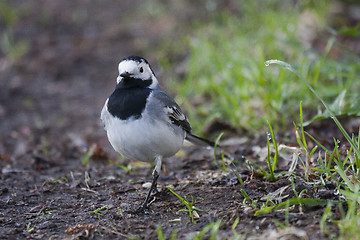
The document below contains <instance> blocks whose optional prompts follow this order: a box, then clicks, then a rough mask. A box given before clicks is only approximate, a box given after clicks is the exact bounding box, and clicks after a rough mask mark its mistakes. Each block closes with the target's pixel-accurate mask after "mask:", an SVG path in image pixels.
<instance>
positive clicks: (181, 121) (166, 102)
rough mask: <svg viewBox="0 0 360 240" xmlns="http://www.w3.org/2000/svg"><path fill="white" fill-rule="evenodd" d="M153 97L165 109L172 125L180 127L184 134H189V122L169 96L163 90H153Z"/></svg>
mask: <svg viewBox="0 0 360 240" xmlns="http://www.w3.org/2000/svg"><path fill="white" fill-rule="evenodd" d="M153 97H154V98H155V99H157V100H158V101H159V102H160V103H161V104H162V105H163V106H162V107H164V108H165V112H166V113H167V115H168V118H169V120H170V122H171V123H172V124H174V125H177V126H180V127H181V128H182V129H184V130H185V131H186V132H189V133H190V132H191V126H190V122H189V120H188V119H187V117H186V115H185V114H184V113H183V112H182V110H181V108H180V107H179V105H177V104H176V102H175V100H174V99H173V98H172V97H171V96H169V95H168V94H167V93H166V92H165V91H163V90H154V91H153Z"/></svg>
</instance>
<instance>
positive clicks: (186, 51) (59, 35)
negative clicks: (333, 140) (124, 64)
mask: <svg viewBox="0 0 360 240" xmlns="http://www.w3.org/2000/svg"><path fill="white" fill-rule="evenodd" d="M359 9H360V4H359V3H358V2H357V1H329V0H316V1H315V0H313V1H310V0H308V1H275V0H256V1H235V0H227V1H205V0H202V1H196V2H194V1H189V0H181V1H160V0H153V1H116V2H113V1H104V2H101V3H100V2H98V1H75V2H74V1H59V2H53V1H19V0H17V1H6V0H0V21H1V23H0V29H1V36H0V50H1V55H0V57H1V68H0V73H1V78H0V84H1V89H2V90H1V93H2V96H3V97H2V98H1V100H2V103H1V108H0V110H1V111H0V117H1V118H2V119H4V118H5V116H7V118H9V117H10V116H13V117H14V118H15V119H17V118H20V116H21V115H19V113H18V112H12V111H10V110H9V109H10V108H11V107H12V104H14V103H13V101H11V102H10V101H8V100H7V99H8V97H9V96H10V95H9V91H10V90H11V89H12V90H13V89H14V88H15V89H17V88H20V87H19V85H21V84H25V83H26V90H21V91H20V92H16V91H15V95H12V97H13V98H14V99H15V102H16V104H17V106H20V107H21V108H24V109H25V110H26V111H28V112H29V114H30V115H31V117H29V119H27V124H28V123H29V122H31V121H33V122H36V124H37V126H38V125H39V124H38V122H39V119H40V120H41V121H40V122H41V124H43V125H48V126H54V124H55V125H57V126H58V127H66V126H67V125H70V124H71V126H74V127H73V128H74V129H76V127H77V128H79V127H80V128H81V127H82V126H83V125H84V121H89V120H86V119H89V118H90V119H92V121H93V119H94V118H95V117H97V115H98V112H99V111H100V109H101V106H102V104H103V102H104V100H105V99H106V97H107V95H108V94H109V93H110V92H111V90H112V89H113V87H114V82H115V78H116V74H117V73H116V68H117V64H118V61H119V60H120V59H122V58H123V57H125V56H127V55H135V54H136V55H141V56H143V57H145V58H147V59H148V60H149V61H150V63H152V66H153V68H154V70H155V72H156V74H157V75H158V78H159V79H160V82H161V83H162V86H163V87H164V88H166V89H167V90H168V91H170V92H171V93H172V95H173V96H174V97H176V100H177V101H178V103H179V104H181V105H182V106H183V108H184V110H185V111H186V112H187V114H188V115H189V118H190V120H191V122H192V125H193V128H194V129H195V132H201V130H202V129H205V130H206V133H211V132H213V131H215V130H222V129H221V128H225V127H227V128H231V127H235V128H236V129H242V130H245V131H247V132H250V133H253V132H257V131H263V130H264V129H265V128H266V127H267V124H266V121H267V120H269V121H270V122H271V123H272V125H273V126H274V127H275V128H277V129H279V128H281V129H283V130H285V129H287V127H291V126H292V122H293V121H296V120H297V119H298V113H299V102H300V101H303V107H304V111H305V120H311V119H312V118H316V119H318V118H323V117H325V118H326V117H328V114H327V113H326V112H325V113H324V112H323V108H322V107H321V105H320V103H319V102H318V101H317V100H316V99H315V98H314V96H313V95H312V94H311V93H310V92H309V91H308V90H307V88H306V86H305V85H304V84H302V82H301V81H300V80H299V79H298V78H297V77H296V76H295V75H294V74H292V73H290V72H288V71H286V70H283V69H281V68H279V67H276V66H271V67H265V65H264V62H265V61H266V60H269V59H279V60H282V61H286V62H288V63H290V64H292V65H293V66H294V67H295V68H296V69H297V70H298V71H299V72H300V74H301V75H302V76H304V77H305V78H306V79H307V81H309V83H310V84H311V85H312V86H313V87H314V88H315V89H316V90H317V91H318V93H319V94H320V95H321V96H322V97H323V98H324V99H325V100H326V101H327V102H328V103H330V104H332V107H333V110H334V111H335V113H336V114H337V115H338V116H339V115H345V116H359V109H360V100H359V93H360V81H359V80H360V79H359V76H360V74H359V72H360V64H359V53H360V31H359V29H360V24H359V22H360V11H359ZM19 79H20V80H19ZM19 81H20V84H19V83H18V82H19ZM17 84H18V85H17ZM9 86H11V87H9ZM14 86H15V87H14ZM9 89H10V90H9ZM49 89H50V90H49ZM12 90H11V91H12ZM69 98H71V101H70V100H69ZM16 99H18V100H16ZM39 99H47V100H49V101H48V103H47V104H43V105H41V104H40V108H41V109H42V111H40V112H47V115H46V116H45V113H39V111H38V110H39V105H38V104H35V103H37V101H38V100H39ZM54 99H55V100H54ZM52 101H56V104H51V102H52ZM59 103H61V104H59ZM69 103H70V104H69ZM54 109H55V110H56V111H55V110H54ZM79 109H81V110H80V111H79ZM52 111H53V112H54V113H53V114H52V113H51V112H52ZM34 112H37V113H36V114H35V116H34ZM49 112H50V113H49ZM59 112H62V113H66V114H67V117H66V118H64V117H63V116H59ZM9 114H10V115H9ZM11 114H12V115H11ZM52 115H53V118H51V116H52ZM33 119H37V120H33ZM47 119H56V121H53V120H47ZM59 119H60V120H59ZM69 119H72V120H69ZM81 121H82V122H81ZM14 122H15V123H17V122H19V124H20V125H21V124H25V121H21V120H19V121H12V122H11V123H9V124H8V125H10V126H12V124H13V123H14ZM54 122H55V123H54ZM76 122H81V123H79V124H76ZM15 123H14V124H15ZM85 125H86V124H85ZM89 125H91V124H90V123H89ZM16 126H17V125H16V124H15V126H14V127H16ZM229 126H230V127H229ZM90 131H91V130H89V132H90Z"/></svg>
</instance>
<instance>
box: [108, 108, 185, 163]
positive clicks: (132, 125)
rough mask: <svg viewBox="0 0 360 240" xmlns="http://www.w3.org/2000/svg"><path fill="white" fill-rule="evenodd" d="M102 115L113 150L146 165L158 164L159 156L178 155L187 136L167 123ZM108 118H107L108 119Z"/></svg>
mask: <svg viewBox="0 0 360 240" xmlns="http://www.w3.org/2000/svg"><path fill="white" fill-rule="evenodd" d="M106 115H107V116H105V113H103V114H102V119H103V121H104V124H105V129H106V131H107V136H108V139H109V141H110V143H111V145H112V146H113V148H114V149H115V150H116V151H117V152H119V153H120V154H122V155H124V156H125V157H127V158H129V159H131V160H136V161H143V162H151V161H154V159H155V157H156V156H159V155H161V156H163V157H169V156H172V155H174V154H175V153H176V152H177V151H179V149H180V148H181V147H182V145H183V141H184V137H185V133H184V131H183V130H180V128H179V129H174V128H173V127H171V126H170V124H167V123H166V122H161V123H160V122H159V121H154V120H151V121H146V122H145V121H144V116H143V118H140V119H136V120H135V119H134V120H125V121H123V120H120V119H119V118H114V117H112V116H109V115H110V114H109V113H108V112H106ZM104 118H105V119H104Z"/></svg>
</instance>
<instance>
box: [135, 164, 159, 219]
mask: <svg viewBox="0 0 360 240" xmlns="http://www.w3.org/2000/svg"><path fill="white" fill-rule="evenodd" d="M158 178H159V174H158V172H157V171H156V170H155V171H154V172H153V179H152V182H151V187H150V189H149V191H148V193H147V195H146V198H145V201H144V202H143V203H142V204H141V206H140V207H139V208H138V209H136V210H135V211H130V213H146V209H147V207H148V206H147V204H148V203H149V200H150V196H151V193H152V191H153V190H154V189H155V188H156V186H157V180H158ZM156 191H157V190H156Z"/></svg>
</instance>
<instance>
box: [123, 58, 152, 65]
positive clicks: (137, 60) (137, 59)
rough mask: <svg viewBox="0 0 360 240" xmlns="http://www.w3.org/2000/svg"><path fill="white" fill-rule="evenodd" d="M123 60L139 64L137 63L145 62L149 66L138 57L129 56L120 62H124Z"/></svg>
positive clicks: (143, 59) (144, 60)
mask: <svg viewBox="0 0 360 240" xmlns="http://www.w3.org/2000/svg"><path fill="white" fill-rule="evenodd" d="M125 60H132V61H136V62H139V63H140V62H146V63H147V64H149V63H148V61H147V60H146V59H145V58H143V57H139V56H129V57H126V58H124V59H122V60H121V61H125Z"/></svg>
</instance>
